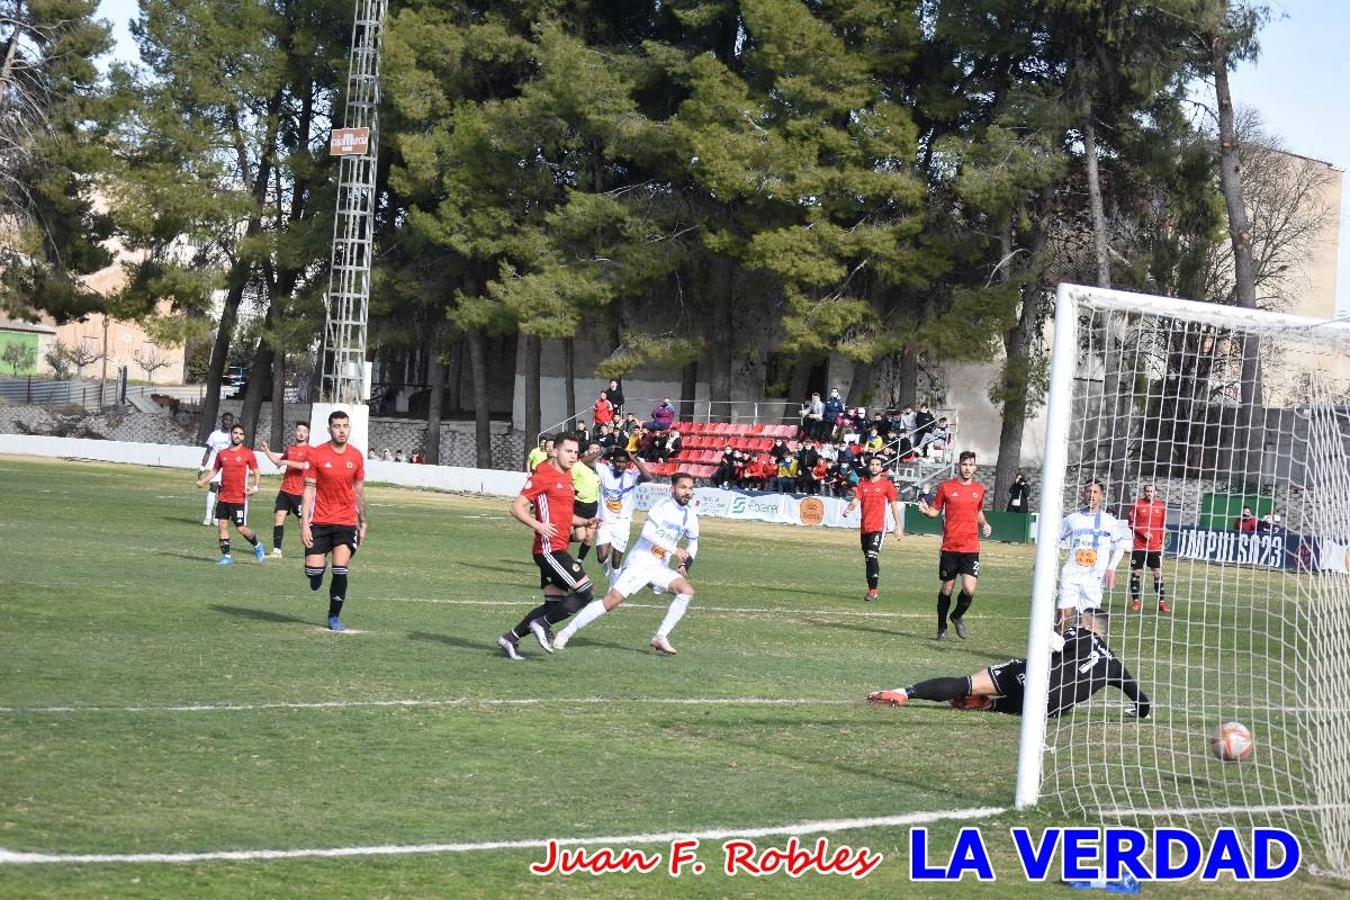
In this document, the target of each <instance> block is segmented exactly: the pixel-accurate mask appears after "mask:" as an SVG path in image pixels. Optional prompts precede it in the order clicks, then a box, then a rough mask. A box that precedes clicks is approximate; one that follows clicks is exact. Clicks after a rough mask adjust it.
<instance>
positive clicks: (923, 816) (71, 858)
mask: <svg viewBox="0 0 1350 900" xmlns="http://www.w3.org/2000/svg"><path fill="white" fill-rule="evenodd" d="M1003 812H1006V810H1005V809H1003V808H1001V807H997V806H984V807H976V808H972V809H956V810H949V811H942V812H917V813H906V814H904V815H897V816H878V817H876V818H870V819H825V820H822V821H819V822H800V823H798V824H795V825H773V826H769V827H767V828H714V829H708V830H705V831H669V832H661V833H655V834H619V835H603V836H598V837H579V838H532V839H529V840H521V841H482V842H478V843H453V844H378V845H373V846H368V847H328V848H323V849H309V850H215V851H207V852H202V853H24V852H19V851H14V850H4V849H0V865H33V864H38V863H64V864H84V863H195V862H208V861H211V860H231V861H251V860H275V859H305V858H315V857H318V858H330V859H331V858H337V857H349V856H414V855H424V854H431V853H472V852H475V851H483V850H533V849H537V848H542V847H547V846H549V844H550V843H556V844H558V845H560V846H571V847H575V846H589V845H592V844H594V845H604V846H619V847H623V846H632V845H634V844H668V843H671V842H672V841H677V840H686V839H690V838H692V839H695V840H700V841H720V840H725V839H728V838H733V837H740V838H760V837H771V836H774V835H813V834H828V833H832V832H836V831H857V830H859V829H862V828H895V827H903V826H906V825H927V824H929V823H932V822H946V821H964V820H969V819H984V818H988V817H990V816H996V815H999V814H1001V813H1003Z"/></svg>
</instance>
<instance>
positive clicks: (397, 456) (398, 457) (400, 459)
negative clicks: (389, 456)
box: [394, 450, 403, 463]
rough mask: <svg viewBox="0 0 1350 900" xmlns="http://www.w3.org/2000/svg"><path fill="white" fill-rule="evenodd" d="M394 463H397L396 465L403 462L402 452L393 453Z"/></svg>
mask: <svg viewBox="0 0 1350 900" xmlns="http://www.w3.org/2000/svg"><path fill="white" fill-rule="evenodd" d="M394 462H397V463H401V462H403V451H402V450H395V451H394Z"/></svg>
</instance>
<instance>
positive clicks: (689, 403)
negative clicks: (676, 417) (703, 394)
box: [680, 359, 698, 422]
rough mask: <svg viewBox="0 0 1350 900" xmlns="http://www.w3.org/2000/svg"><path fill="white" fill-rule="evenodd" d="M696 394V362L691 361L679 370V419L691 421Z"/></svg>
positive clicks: (694, 360) (695, 360)
mask: <svg viewBox="0 0 1350 900" xmlns="http://www.w3.org/2000/svg"><path fill="white" fill-rule="evenodd" d="M697 394H698V360H697V359H693V360H690V361H689V362H687V363H685V364H684V365H683V366H682V367H681V368H680V419H681V421H684V422H690V421H693V418H694V398H695V397H696V396H697Z"/></svg>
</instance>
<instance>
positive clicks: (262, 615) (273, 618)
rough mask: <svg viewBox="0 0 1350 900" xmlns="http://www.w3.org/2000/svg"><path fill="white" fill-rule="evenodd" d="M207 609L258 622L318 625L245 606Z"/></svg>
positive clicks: (313, 621) (213, 605)
mask: <svg viewBox="0 0 1350 900" xmlns="http://www.w3.org/2000/svg"><path fill="white" fill-rule="evenodd" d="M208 608H209V609H214V610H215V611H216V612H221V613H225V614H226V615H230V616H238V617H239V618H241V619H256V620H257V621H259V622H296V623H299V624H301V625H320V624H322V623H320V622H316V621H315V620H314V619H298V618H296V617H295V616H288V615H286V614H285V613H279V612H273V611H272V610H270V609H251V608H249V607H246V606H221V605H219V604H216V603H213V604H211V606H210V607H208Z"/></svg>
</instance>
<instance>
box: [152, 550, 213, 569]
mask: <svg viewBox="0 0 1350 900" xmlns="http://www.w3.org/2000/svg"><path fill="white" fill-rule="evenodd" d="M155 552H156V553H157V554H159V555H160V556H171V557H173V558H174V559H185V560H187V561H188V562H195V563H207V564H209V565H213V566H214V565H216V564H217V563H218V562H219V560H220V557H218V556H203V555H202V554H200V553H184V552H183V551H181V550H156V551H155Z"/></svg>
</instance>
